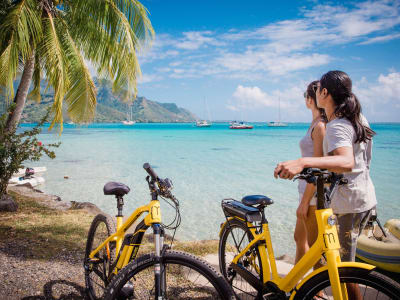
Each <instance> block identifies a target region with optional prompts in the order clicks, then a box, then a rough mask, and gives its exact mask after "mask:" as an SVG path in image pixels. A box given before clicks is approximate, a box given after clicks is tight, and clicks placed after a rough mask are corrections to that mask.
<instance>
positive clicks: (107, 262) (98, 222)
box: [84, 214, 116, 300]
mask: <svg viewBox="0 0 400 300" xmlns="http://www.w3.org/2000/svg"><path fill="white" fill-rule="evenodd" d="M114 232H115V223H114V220H113V219H112V218H111V216H109V215H106V214H98V215H97V216H96V217H95V218H94V219H93V221H92V225H91V226H90V229H89V233H88V239H87V242H86V251H85V261H84V266H85V283H86V290H87V293H88V296H89V299H91V300H97V299H101V298H102V297H103V294H104V289H105V287H106V286H107V284H108V278H109V276H110V273H111V271H112V270H111V266H112V264H113V262H114V261H115V255H116V254H115V242H111V243H109V244H108V245H107V246H106V247H105V248H103V249H101V250H100V251H99V252H98V253H97V254H96V255H95V257H94V259H91V260H89V255H90V253H91V252H92V251H93V250H95V249H96V248H97V247H98V246H100V245H101V243H103V242H104V241H105V240H106V239H107V238H108V237H109V236H110V235H111V234H113V233H114Z"/></svg>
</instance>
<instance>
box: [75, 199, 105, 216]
mask: <svg viewBox="0 0 400 300" xmlns="http://www.w3.org/2000/svg"><path fill="white" fill-rule="evenodd" d="M70 209H83V210H85V211H87V212H89V213H91V214H93V215H97V214H99V213H102V210H101V209H100V208H98V207H97V206H96V205H95V204H93V203H90V202H76V201H71V208H70Z"/></svg>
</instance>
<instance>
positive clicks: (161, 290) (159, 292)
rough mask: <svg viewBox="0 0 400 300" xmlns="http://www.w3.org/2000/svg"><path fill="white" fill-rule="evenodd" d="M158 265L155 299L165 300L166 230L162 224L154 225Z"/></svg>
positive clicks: (155, 279)
mask: <svg viewBox="0 0 400 300" xmlns="http://www.w3.org/2000/svg"><path fill="white" fill-rule="evenodd" d="M153 232H154V244H155V253H156V257H155V258H156V264H155V265H154V282H155V299H156V300H163V299H164V296H165V292H166V272H165V270H164V268H165V266H164V264H163V262H162V249H163V248H164V229H163V228H161V226H160V224H154V225H153Z"/></svg>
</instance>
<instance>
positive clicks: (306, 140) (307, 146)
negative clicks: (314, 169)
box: [298, 122, 318, 195]
mask: <svg viewBox="0 0 400 300" xmlns="http://www.w3.org/2000/svg"><path fill="white" fill-rule="evenodd" d="M317 124H318V122H315V123H314V124H312V125H311V126H310V128H308V130H307V133H306V135H305V136H304V137H303V138H302V139H301V140H300V143H299V145H300V151H301V157H313V156H314V142H313V140H312V138H311V134H312V132H313V129H314V127H315V126H316V125H317ZM306 185H307V182H306V181H305V180H302V179H300V180H299V185H298V191H299V194H301V195H303V194H304V191H305V189H306Z"/></svg>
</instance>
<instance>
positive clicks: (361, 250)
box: [356, 219, 400, 273]
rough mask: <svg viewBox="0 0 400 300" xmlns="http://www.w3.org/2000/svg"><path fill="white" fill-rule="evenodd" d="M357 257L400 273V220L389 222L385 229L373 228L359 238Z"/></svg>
mask: <svg viewBox="0 0 400 300" xmlns="http://www.w3.org/2000/svg"><path fill="white" fill-rule="evenodd" d="M356 256H357V258H358V259H360V260H362V261H365V262H366V263H369V264H372V265H375V266H377V267H379V268H381V269H383V270H386V271H389V272H395V273H400V220H399V219H391V220H388V221H387V222H386V223H385V225H384V227H380V226H377V225H375V226H373V227H372V228H369V229H367V230H364V231H363V233H362V234H361V235H360V236H359V238H358V241H357V249H356Z"/></svg>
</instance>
